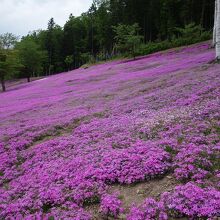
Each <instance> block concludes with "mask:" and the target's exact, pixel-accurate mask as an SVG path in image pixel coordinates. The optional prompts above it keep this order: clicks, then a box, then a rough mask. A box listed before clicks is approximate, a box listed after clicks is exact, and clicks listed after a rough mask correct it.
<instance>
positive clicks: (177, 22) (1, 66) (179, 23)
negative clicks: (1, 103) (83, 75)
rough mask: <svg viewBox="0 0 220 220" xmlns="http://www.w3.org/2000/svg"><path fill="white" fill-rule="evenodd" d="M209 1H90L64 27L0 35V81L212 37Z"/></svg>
mask: <svg viewBox="0 0 220 220" xmlns="http://www.w3.org/2000/svg"><path fill="white" fill-rule="evenodd" d="M214 8H215V2H214V1H213V0H120V1H119V0H94V1H93V3H92V5H91V7H90V8H89V10H88V11H87V12H85V13H83V14H82V15H81V16H79V17H75V16H73V15H72V14H70V16H69V18H68V20H67V21H66V23H65V25H64V26H63V27H61V26H59V25H57V24H56V23H55V20H54V19H53V18H51V19H50V20H49V22H48V26H47V29H46V30H37V31H32V32H30V33H29V34H28V35H26V36H23V37H22V38H21V39H20V40H18V38H17V37H16V36H14V35H13V34H8V33H7V34H2V35H1V36H0V79H1V84H2V89H3V90H5V83H4V82H5V79H7V78H9V77H10V75H12V74H13V75H14V76H16V77H26V78H27V79H28V81H30V77H33V76H41V75H51V74H55V73H59V72H63V71H68V70H72V69H75V68H78V67H80V66H81V65H83V64H85V63H87V62H96V61H100V60H106V59H109V58H112V57H114V56H131V57H133V58H135V57H136V56H137V55H144V54H148V53H152V52H155V51H158V50H163V49H167V48H170V47H174V46H181V45H186V44H190V43H195V42H198V41H201V40H206V39H210V36H211V33H212V29H213V22H214Z"/></svg>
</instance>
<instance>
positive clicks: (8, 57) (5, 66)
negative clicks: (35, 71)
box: [0, 49, 22, 91]
mask: <svg viewBox="0 0 220 220" xmlns="http://www.w3.org/2000/svg"><path fill="white" fill-rule="evenodd" d="M20 68H22V65H21V64H20V62H19V59H18V53H17V51H16V50H9V49H0V81H1V84H2V90H3V91H5V90H6V88H5V79H9V78H11V77H12V76H14V75H16V74H17V72H18V70H19V69H20Z"/></svg>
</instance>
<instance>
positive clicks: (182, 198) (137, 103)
mask: <svg viewBox="0 0 220 220" xmlns="http://www.w3.org/2000/svg"><path fill="white" fill-rule="evenodd" d="M213 58H214V50H213V49H209V45H208V44H207V43H201V44H197V45H194V46H190V47H186V48H181V49H178V50H177V49H176V50H170V51H167V52H163V53H156V54H153V55H150V56H146V57H142V58H140V59H138V60H136V61H115V62H109V63H106V64H102V65H97V66H92V67H90V68H88V69H78V70H75V71H71V72H68V73H63V74H59V75H55V76H52V77H48V78H45V79H41V80H38V81H34V82H32V83H29V84H22V85H18V86H17V87H15V88H13V90H11V91H8V92H6V93H2V94H0V100H1V102H0V186H1V188H0V219H7V218H8V219H9V218H10V219H43V218H45V219H47V218H48V217H49V216H54V217H55V219H60V218H61V217H62V218H63V219H91V218H93V219H102V218H104V217H103V216H105V215H112V216H113V219H116V215H117V214H118V213H120V212H121V211H122V210H121V209H120V208H119V207H120V206H122V207H123V209H124V211H123V214H120V216H119V218H121V219H130V220H135V219H140V220H142V219H167V218H168V219H172V218H174V217H187V218H190V217H193V218H195V217H204V218H208V217H210V219H214V217H217V216H218V215H219V214H220V192H219V187H220V183H219V178H220V172H219V169H220V165H219V160H220V147H219V141H220V114H219V109H220V101H219V97H220V66H219V64H209V61H211V60H213ZM176 185H179V186H177V188H175V186H176ZM201 187H202V188H201ZM207 187H211V188H209V189H208V188H207ZM166 191H168V192H167V193H164V192H166ZM115 193H116V194H118V195H115ZM109 194H111V195H109ZM117 197H119V198H120V201H119V200H118V198H117ZM148 197H153V198H154V199H155V200H154V199H148V200H145V199H147V198H148ZM100 200H101V210H102V214H100V213H99V210H100V208H99V206H100V205H99V204H100ZM144 200H145V202H144ZM121 203H122V204H121ZM133 203H134V205H135V207H133V209H130V207H131V206H132V204H133ZM140 204H142V205H141V206H139V205H140ZM128 213H130V214H129V215H128ZM158 215H159V216H158ZM91 216H92V217H91ZM137 216H138V218H137Z"/></svg>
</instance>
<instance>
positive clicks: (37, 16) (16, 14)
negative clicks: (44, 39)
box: [0, 0, 92, 37]
mask: <svg viewBox="0 0 220 220" xmlns="http://www.w3.org/2000/svg"><path fill="white" fill-rule="evenodd" d="M91 4H92V0H0V34H3V33H6V32H10V33H13V34H16V35H18V36H20V37H21V36H24V35H26V34H28V32H29V31H33V30H38V29H46V28H47V23H48V20H49V19H50V18H51V17H53V18H54V20H55V22H56V24H59V25H61V26H63V25H64V24H65V22H66V21H67V20H68V17H69V15H70V14H71V13H72V14H73V15H74V16H79V15H80V14H81V13H82V12H86V11H87V10H88V9H89V7H90V6H91Z"/></svg>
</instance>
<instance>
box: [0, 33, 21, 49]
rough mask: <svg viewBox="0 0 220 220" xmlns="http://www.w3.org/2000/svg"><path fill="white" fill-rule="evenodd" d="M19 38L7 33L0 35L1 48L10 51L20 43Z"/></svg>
mask: <svg viewBox="0 0 220 220" xmlns="http://www.w3.org/2000/svg"><path fill="white" fill-rule="evenodd" d="M18 39H19V37H17V36H15V35H14V34H12V33H5V34H2V35H0V48H4V49H9V48H13V47H14V46H15V44H16V42H17V41H18Z"/></svg>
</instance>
